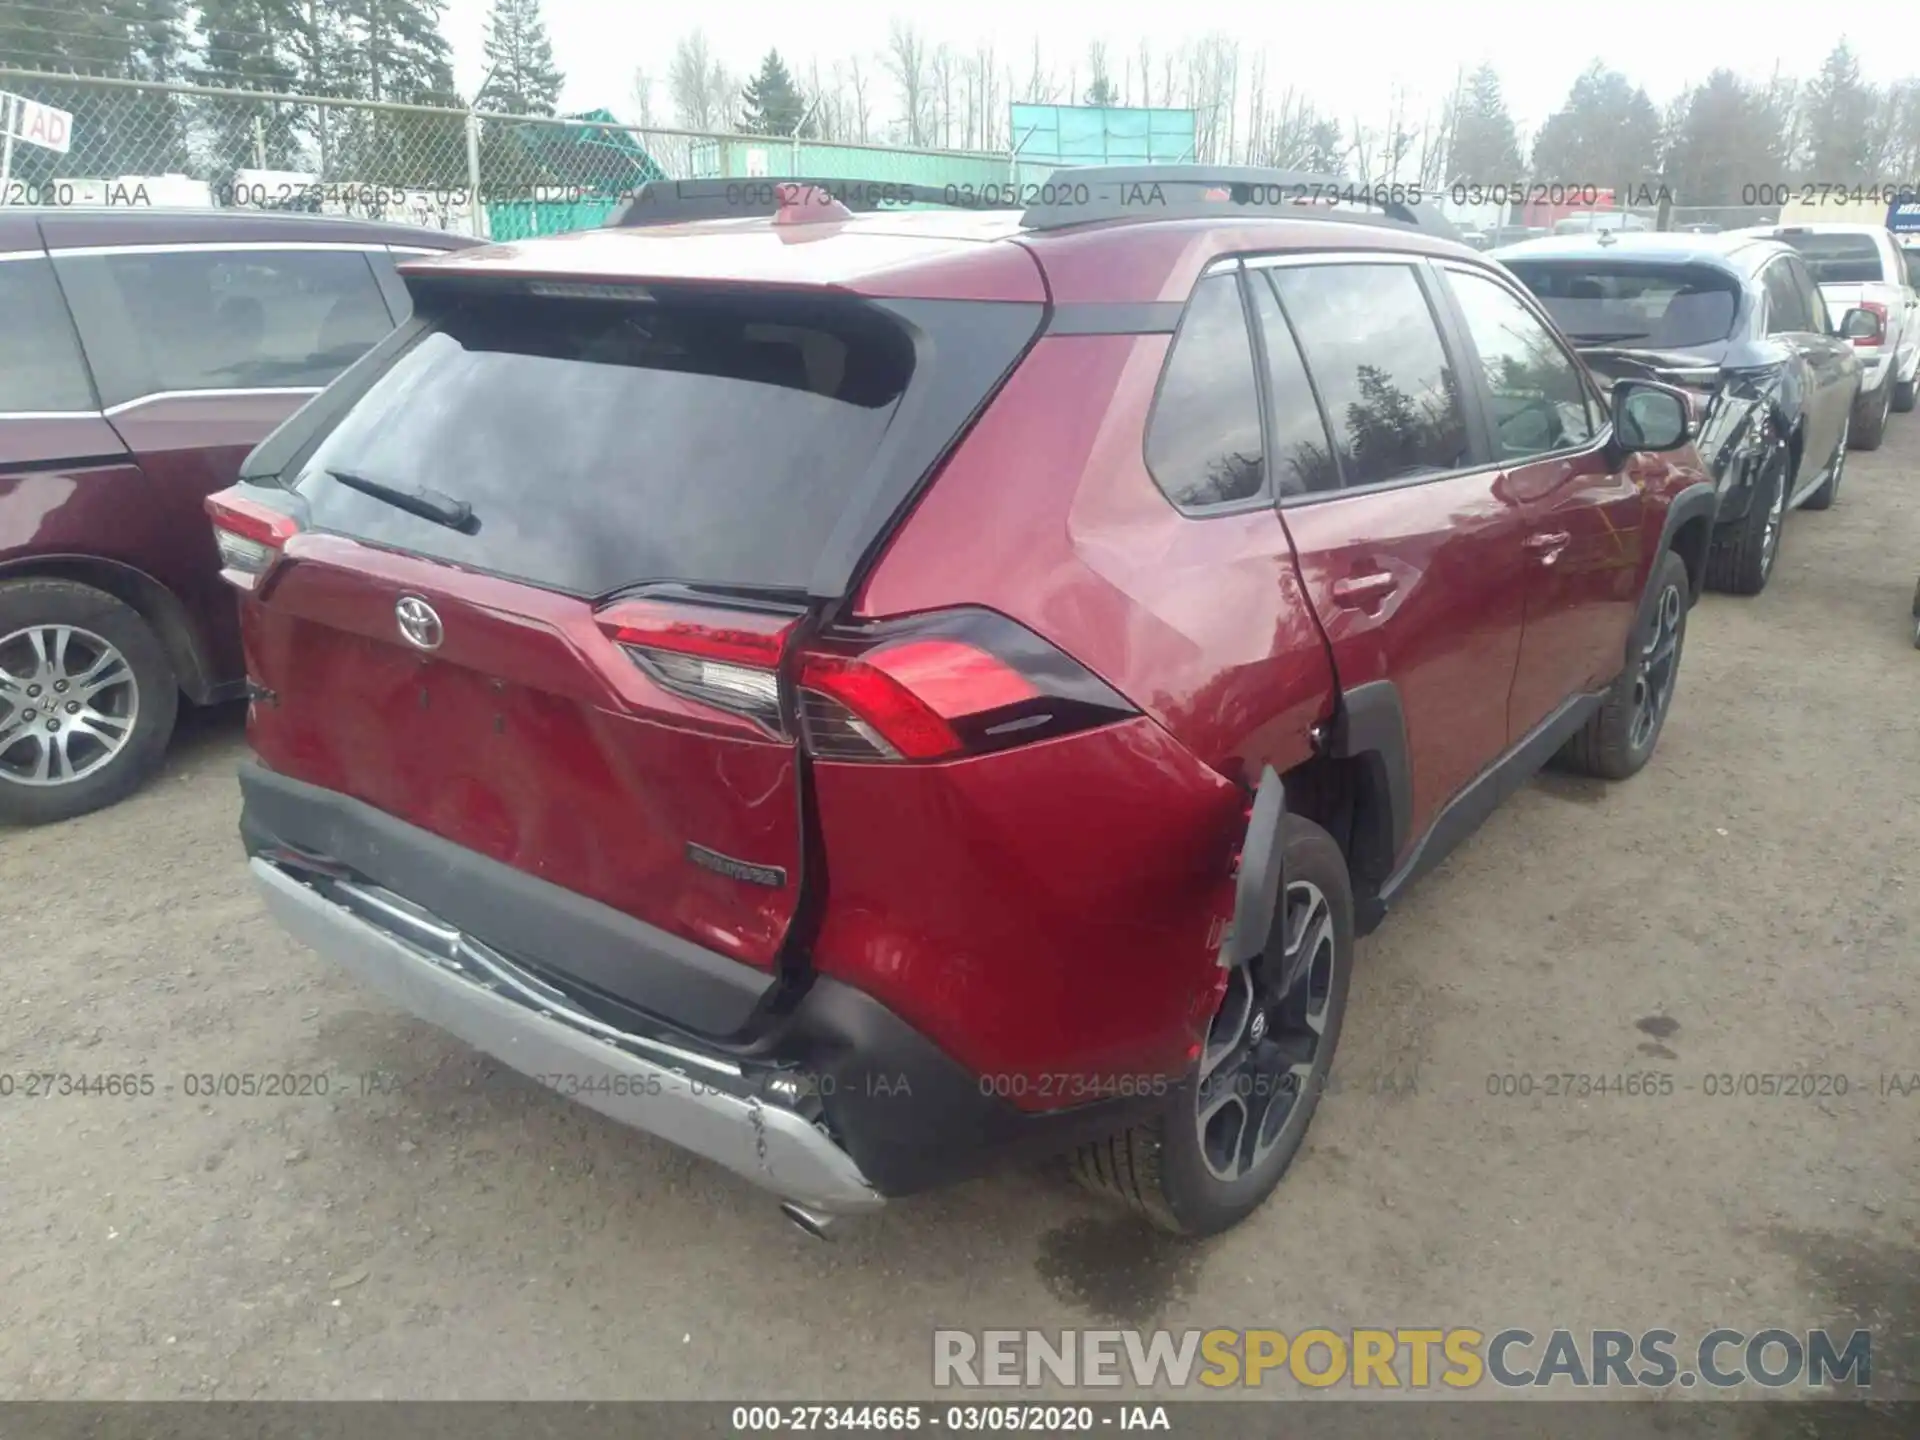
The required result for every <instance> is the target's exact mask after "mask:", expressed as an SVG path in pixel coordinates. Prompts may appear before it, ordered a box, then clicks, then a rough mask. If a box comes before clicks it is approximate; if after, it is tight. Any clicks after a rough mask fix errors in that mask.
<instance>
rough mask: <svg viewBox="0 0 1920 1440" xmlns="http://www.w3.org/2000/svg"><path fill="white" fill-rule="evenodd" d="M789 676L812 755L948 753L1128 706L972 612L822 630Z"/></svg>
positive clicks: (1045, 648) (1028, 639)
mask: <svg viewBox="0 0 1920 1440" xmlns="http://www.w3.org/2000/svg"><path fill="white" fill-rule="evenodd" d="M795 686H796V696H795V699H796V708H797V710H798V712H799V721H800V733H801V736H802V738H803V739H804V740H805V741H806V744H807V748H808V749H809V750H810V751H811V752H812V753H813V754H814V755H816V756H818V757H819V758H821V759H823V760H880V761H889V760H890V761H901V760H946V759H953V758H956V757H959V756H963V755H978V754H984V753H988V752H991V751H994V750H1003V749H1006V748H1008V747H1009V746H1013V745H1021V744H1025V743H1027V742H1029V741H1033V740H1042V739H1049V738H1052V737H1053V736H1056V735H1063V734H1068V733H1071V732H1072V731H1075V730H1084V729H1088V728H1090V727H1092V726H1095V725H1104V724H1108V723H1110V722H1112V721H1114V720H1118V719H1122V718H1124V717H1126V716H1129V715H1133V714H1135V713H1136V712H1135V710H1134V709H1133V707H1132V706H1131V705H1129V704H1127V702H1126V701H1125V700H1124V699H1123V698H1122V697H1121V696H1120V695H1119V694H1117V693H1116V692H1115V691H1113V690H1112V689H1111V688H1109V687H1108V686H1107V685H1106V684H1104V683H1103V682H1102V681H1100V680H1099V679H1097V678H1096V677H1094V676H1093V675H1092V674H1090V673H1089V672H1088V671H1087V670H1086V669H1085V668H1084V667H1083V666H1081V665H1080V664H1079V663H1078V662H1076V661H1074V660H1073V659H1071V658H1070V657H1068V656H1066V655H1063V654H1062V653H1061V652H1060V651H1058V650H1056V649H1054V648H1053V647H1052V646H1051V645H1049V644H1047V643H1046V642H1045V641H1044V640H1042V639H1040V638H1039V637H1038V636H1037V635H1034V634H1032V633H1031V632H1029V631H1027V630H1024V629H1022V628H1021V627H1020V626H1018V625H1016V624H1014V623H1013V622H1012V621H1011V620H1008V619H1006V618H1005V617H1004V616H1001V615H995V614H993V613H991V612H989V611H981V610H952V611H942V612H940V613H937V614H932V615H921V616H915V617H913V618H911V619H908V620H902V621H892V622H888V623H887V624H885V625H880V626H875V627H871V628H869V629H865V630H851V631H845V632H839V633H835V634H831V635H826V636H822V637H820V638H819V639H817V640H814V641H812V642H810V643H809V645H808V647H807V651H806V653H805V654H803V655H802V656H801V657H800V661H799V666H798V671H797V676H796V681H795Z"/></svg>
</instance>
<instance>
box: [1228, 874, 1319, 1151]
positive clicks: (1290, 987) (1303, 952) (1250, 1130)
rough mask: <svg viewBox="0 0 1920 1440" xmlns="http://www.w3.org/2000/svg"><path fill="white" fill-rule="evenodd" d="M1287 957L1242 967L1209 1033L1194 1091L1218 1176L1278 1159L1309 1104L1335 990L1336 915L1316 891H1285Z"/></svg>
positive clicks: (1298, 887)
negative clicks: (1274, 1156) (1279, 1148)
mask: <svg viewBox="0 0 1920 1440" xmlns="http://www.w3.org/2000/svg"><path fill="white" fill-rule="evenodd" d="M1281 934H1282V936H1283V939H1282V942H1281V953H1280V954H1279V955H1278V956H1273V955H1271V954H1269V955H1262V956H1260V957H1258V958H1256V959H1255V960H1253V961H1252V962H1251V963H1249V964H1247V965H1242V966H1239V967H1238V968H1236V969H1235V970H1234V972H1233V974H1232V975H1231V977H1229V979H1228V982H1227V993H1226V995H1225V996H1224V997H1223V998H1222V999H1221V1001H1220V1009H1219V1011H1218V1012H1217V1013H1216V1014H1215V1015H1214V1018H1213V1024H1212V1025H1210V1026H1209V1027H1208V1029H1207V1040H1206V1045H1205V1047H1204V1049H1203V1051H1202V1053H1201V1056H1200V1077H1199V1084H1198V1085H1197V1086H1196V1087H1195V1091H1194V1095H1195V1100H1194V1121H1195V1123H1196V1124H1197V1125H1198V1127H1199V1132H1200V1155H1201V1158H1202V1160H1203V1161H1204V1163H1205V1164H1206V1167H1207V1169H1208V1170H1209V1171H1210V1172H1211V1173H1212V1174H1213V1175H1214V1177H1215V1178H1216V1179H1219V1180H1238V1179H1239V1178H1240V1177H1241V1176H1243V1175H1246V1174H1247V1173H1248V1172H1249V1171H1252V1170H1254V1169H1257V1168H1258V1167H1259V1165H1260V1162H1261V1161H1263V1160H1264V1159H1266V1157H1267V1156H1268V1155H1270V1154H1272V1153H1273V1151H1274V1149H1275V1147H1277V1146H1278V1145H1279V1144H1280V1143H1281V1142H1282V1141H1283V1140H1287V1139H1289V1138H1291V1137H1290V1130H1291V1128H1292V1127H1293V1125H1294V1122H1295V1121H1296V1120H1297V1121H1298V1123H1299V1124H1301V1125H1304V1124H1305V1123H1306V1120H1307V1118H1308V1116H1309V1115H1310V1114H1311V1111H1312V1106H1310V1105H1305V1104H1302V1103H1301V1101H1302V1098H1303V1097H1304V1096H1305V1095H1306V1094H1307V1091H1308V1087H1309V1086H1311V1085H1312V1084H1314V1083H1315V1081H1314V1078H1313V1077H1314V1073H1315V1063H1316V1061H1318V1060H1320V1059H1321V1041H1322V1039H1323V1038H1324V1037H1325V1035H1326V1030H1327V1017H1328V1014H1329V1011H1330V1009H1331V1006H1332V997H1333V994H1334V984H1333V981H1334V967H1335V966H1336V965H1338V964H1339V963H1340V962H1339V954H1338V950H1337V948H1336V946H1335V944H1334V934H1335V932H1334V924H1333V909H1332V907H1331V906H1330V905H1329V904H1328V903H1327V897H1326V896H1325V895H1324V894H1323V893H1322V892H1321V890H1320V888H1319V886H1317V885H1314V884H1311V883H1310V882H1307V881H1304V880H1297V881H1295V882H1293V883H1292V884H1290V885H1288V886H1287V893H1286V902H1285V908H1284V915H1283V920H1282V928H1281Z"/></svg>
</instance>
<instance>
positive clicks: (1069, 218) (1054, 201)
mask: <svg viewBox="0 0 1920 1440" xmlns="http://www.w3.org/2000/svg"><path fill="white" fill-rule="evenodd" d="M1024 188H1026V189H1028V190H1037V191H1038V192H1039V194H1040V200H1039V202H1038V203H1036V204H1033V205H1029V206H1028V207H1027V209H1026V212H1025V213H1024V214H1023V215H1022V216H1021V217H1020V221H1021V224H1022V225H1024V226H1025V227H1026V228H1028V229H1030V230H1057V229H1060V228H1062V227H1064V226H1068V225H1088V224H1092V223H1094V222H1095V221H1100V220H1186V219H1194V218H1201V219H1217V218H1221V217H1222V216H1224V215H1226V214H1229V213H1232V212H1242V213H1245V214H1248V215H1260V216H1266V217H1268V218H1272V219H1281V220H1334V221H1341V222H1345V223H1348V224H1355V225H1387V226H1392V227H1395V228H1398V229H1414V230H1419V231H1422V232H1424V233H1426V234H1428V235H1434V236H1437V237H1439V238H1441V239H1446V240H1456V239H1458V238H1459V234H1460V232H1459V231H1458V230H1456V229H1455V228H1454V227H1453V225H1452V224H1450V223H1449V222H1448V220H1447V219H1446V217H1445V216H1443V215H1441V214H1440V212H1439V211H1438V210H1437V209H1435V208H1434V207H1433V206H1432V205H1431V204H1428V203H1426V202H1424V201H1423V200H1422V199H1421V198H1420V187H1419V186H1417V185H1402V184H1387V183H1384V182H1383V183H1379V184H1373V185H1369V184H1366V183H1365V182H1363V181H1357V180H1347V179H1343V178H1341V177H1340V176H1337V175H1312V174H1308V173H1306V172H1305V171H1300V170H1263V169H1259V168H1256V167H1254V166H1248V165H1087V166H1070V167H1066V168H1063V169H1059V170H1055V171H1054V172H1053V173H1052V174H1051V175H1049V176H1047V178H1046V179H1045V180H1043V181H1041V182H1040V183H1039V184H1038V185H1037V186H1027V187H1024Z"/></svg>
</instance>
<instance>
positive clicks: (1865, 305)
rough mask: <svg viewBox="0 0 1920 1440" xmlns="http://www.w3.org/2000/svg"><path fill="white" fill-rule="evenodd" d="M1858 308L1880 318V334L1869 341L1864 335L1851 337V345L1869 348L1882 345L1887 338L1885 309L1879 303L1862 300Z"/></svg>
mask: <svg viewBox="0 0 1920 1440" xmlns="http://www.w3.org/2000/svg"><path fill="white" fill-rule="evenodd" d="M1859 308H1860V309H1862V310H1867V311H1871V312H1872V313H1873V314H1875V315H1878V316H1879V317H1880V334H1879V336H1878V337H1877V338H1873V339H1869V338H1868V337H1866V336H1864V335H1856V336H1854V337H1853V343H1854V344H1856V345H1865V346H1867V347H1869V348H1871V347H1872V346H1875V345H1880V344H1884V343H1885V341H1886V338H1887V333H1888V330H1887V324H1888V322H1887V307H1886V306H1885V305H1883V304H1881V302H1880V301H1878V300H1862V301H1861V302H1860V307H1859Z"/></svg>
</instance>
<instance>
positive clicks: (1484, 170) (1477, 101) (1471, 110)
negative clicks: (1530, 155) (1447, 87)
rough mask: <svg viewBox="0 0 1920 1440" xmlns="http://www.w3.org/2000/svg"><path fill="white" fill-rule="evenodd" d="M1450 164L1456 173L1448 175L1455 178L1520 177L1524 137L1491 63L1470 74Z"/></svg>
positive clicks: (1484, 180)
mask: <svg viewBox="0 0 1920 1440" xmlns="http://www.w3.org/2000/svg"><path fill="white" fill-rule="evenodd" d="M1449 166H1450V168H1451V169H1452V171H1453V174H1452V175H1451V176H1450V177H1448V178H1449V179H1453V180H1477V181H1480V182H1482V183H1488V184H1497V183H1499V182H1501V181H1511V180H1518V179H1519V178H1520V138H1519V135H1518V134H1517V133H1516V132H1515V130H1514V125H1513V116H1512V115H1511V114H1509V113H1508V111H1507V101H1506V97H1505V96H1504V95H1502V94H1501V93H1500V76H1499V74H1498V73H1497V72H1496V71H1495V70H1494V68H1493V67H1492V66H1491V65H1482V66H1481V67H1480V68H1479V69H1478V70H1475V71H1474V72H1473V74H1472V75H1470V76H1468V77H1467V88H1466V93H1465V94H1464V95H1462V96H1461V97H1460V111H1459V116H1458V118H1457V120H1456V122H1455V129H1454V135H1453V152H1452V155H1451V157H1450V160H1449Z"/></svg>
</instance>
